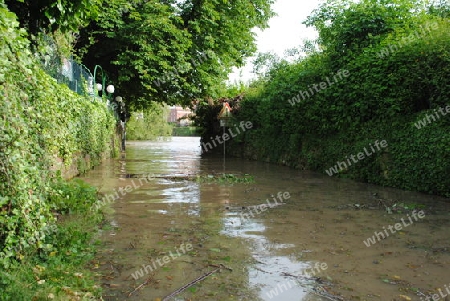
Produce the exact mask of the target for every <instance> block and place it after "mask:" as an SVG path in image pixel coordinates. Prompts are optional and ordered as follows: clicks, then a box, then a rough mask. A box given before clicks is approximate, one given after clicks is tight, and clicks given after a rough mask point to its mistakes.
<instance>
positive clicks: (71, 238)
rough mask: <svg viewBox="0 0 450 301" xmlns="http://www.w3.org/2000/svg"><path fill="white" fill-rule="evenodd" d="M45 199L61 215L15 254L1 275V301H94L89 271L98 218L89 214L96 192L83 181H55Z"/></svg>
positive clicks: (95, 295) (95, 291)
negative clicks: (25, 247) (14, 257)
mask: <svg viewBox="0 0 450 301" xmlns="http://www.w3.org/2000/svg"><path fill="white" fill-rule="evenodd" d="M54 188H55V189H54V191H53V192H51V193H50V196H49V198H48V200H49V202H51V204H52V206H53V207H52V208H53V209H54V212H55V213H60V215H59V218H58V221H57V222H56V224H55V225H53V226H54V227H53V228H52V229H53V231H52V232H49V233H46V235H45V237H44V238H42V239H41V240H38V241H37V242H36V243H35V245H34V246H32V247H30V248H28V249H26V250H19V251H18V252H17V256H16V257H17V258H18V259H17V261H15V262H13V263H12V264H11V266H9V267H8V268H7V269H6V270H4V271H1V272H0V300H2V301H3V300H5V301H6V300H8V301H9V300H11V301H22V300H23V301H25V300H26V301H29V300H98V299H99V298H100V296H101V288H100V287H99V286H97V285H96V283H95V280H94V274H93V272H92V271H91V269H90V268H89V263H90V261H91V260H92V259H93V258H94V255H95V243H93V242H94V240H95V235H96V233H98V232H97V229H98V226H99V224H100V222H101V221H102V215H101V214H100V213H99V212H98V211H94V210H91V208H92V204H93V203H94V202H95V201H96V200H97V190H96V189H93V188H92V187H91V186H89V185H87V184H85V183H84V182H82V181H79V180H76V181H70V182H65V181H62V180H59V181H57V182H56V183H55V185H54Z"/></svg>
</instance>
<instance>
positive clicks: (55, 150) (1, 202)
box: [0, 6, 115, 266]
mask: <svg viewBox="0 0 450 301" xmlns="http://www.w3.org/2000/svg"><path fill="white" fill-rule="evenodd" d="M25 36H26V33H25V32H24V31H23V30H20V29H19V28H18V22H17V21H16V18H15V15H14V14H12V13H10V12H9V11H8V10H7V9H6V8H4V7H1V6H0V97H1V100H0V128H1V130H0V265H2V266H8V264H9V262H10V259H11V258H13V257H15V258H17V259H20V258H22V257H23V256H24V254H25V252H26V250H36V249H37V250H41V251H50V250H52V246H51V245H44V244H43V243H42V241H44V239H45V235H46V233H48V232H49V231H48V229H49V227H51V226H52V224H53V223H54V218H53V214H52V212H51V206H52V204H51V201H50V195H52V194H54V193H55V191H53V190H52V188H51V187H52V184H51V183H52V181H53V180H52V179H53V178H54V177H55V175H54V174H52V173H51V172H50V170H51V166H52V165H54V164H55V161H56V158H60V159H62V160H63V162H64V163H65V164H71V163H72V158H73V157H74V156H75V155H77V156H78V157H84V156H85V155H89V156H90V158H91V160H94V161H95V160H99V159H100V158H101V156H102V154H103V153H105V152H108V151H110V149H109V148H108V147H109V145H110V142H111V139H112V134H113V130H114V124H115V121H114V118H113V116H112V114H110V112H109V111H108V109H107V108H106V107H105V105H104V104H100V103H98V102H94V101H92V100H90V99H87V98H84V97H81V96H79V95H77V94H76V93H73V92H71V91H70V90H69V89H68V88H67V87H66V86H63V85H59V84H57V83H56V81H55V80H54V79H52V78H51V77H50V76H48V75H47V74H46V73H45V72H44V71H42V70H41V69H40V67H39V64H38V63H37V60H36V59H35V58H34V55H33V54H32V53H31V52H30V50H29V41H28V40H27V39H26V38H25ZM56 193H57V192H56Z"/></svg>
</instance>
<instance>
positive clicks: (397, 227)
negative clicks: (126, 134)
mask: <svg viewBox="0 0 450 301" xmlns="http://www.w3.org/2000/svg"><path fill="white" fill-rule="evenodd" d="M412 164H413V163H412ZM355 168H356V166H355ZM223 172H224V161H223V158H222V157H220V156H217V157H210V156H207V157H204V158H202V157H201V156H200V147H199V138H186V137H174V138H172V139H171V140H169V141H158V142H145V141H144V142H133V141H132V142H128V143H127V150H126V153H124V154H123V155H122V156H121V158H119V159H115V160H110V161H106V162H104V163H103V164H102V165H101V166H99V167H97V168H95V169H94V170H92V171H90V172H89V173H87V174H86V175H84V176H82V177H81V178H82V179H83V180H85V181H87V182H89V183H91V184H93V185H95V186H97V187H98V188H99V189H100V192H101V193H103V194H104V196H105V197H104V199H103V200H102V201H103V202H104V203H110V204H109V205H108V206H107V207H106V208H108V209H105V210H106V212H107V214H106V222H105V225H104V226H103V228H102V230H101V231H100V233H99V235H98V239H99V240H100V241H101V244H100V247H99V251H98V254H97V256H96V259H95V261H94V262H93V263H92V266H93V269H94V271H96V272H97V273H98V282H99V284H100V285H102V287H103V289H104V294H103V299H104V300H163V299H164V297H165V296H168V295H169V294H171V293H172V292H175V291H177V290H178V289H180V288H183V286H186V285H188V284H189V283H191V282H193V281H195V280H196V279H199V277H202V276H205V275H207V276H205V278H204V279H201V280H199V281H198V282H197V283H196V284H194V285H192V286H190V287H187V288H186V289H185V290H183V291H180V293H179V294H177V295H175V296H174V297H173V298H170V300H287V301H290V300H292V301H297V300H308V301H316V300H383V301H385V300H449V299H448V297H447V295H450V277H449V276H450V271H449V267H450V239H449V238H450V231H449V230H448V229H449V225H450V211H449V209H450V206H449V204H450V203H449V201H450V200H449V199H445V198H441V197H436V196H430V195H426V194H421V193H415V192H408V191H402V190H397V189H391V188H384V187H380V186H375V185H370V184H362V183H357V182H353V181H349V180H343V179H337V178H334V177H329V176H327V175H323V174H319V173H313V172H307V171H300V170H294V169H290V168H287V167H283V166H277V165H273V164H268V163H263V162H253V161H247V160H244V159H238V158H226V161H225V173H227V174H235V175H243V174H250V175H252V176H253V177H254V179H255V182H254V183H217V182H212V183H209V182H202V181H197V180H196V176H197V175H202V176H206V177H207V175H220V174H221V173H223ZM113 199H115V200H114V202H113ZM276 203H278V204H276ZM280 203H283V204H280ZM262 204H266V206H260V205H262ZM269 205H270V206H269ZM414 210H415V211H414ZM420 211H421V212H420ZM375 232H377V233H376V235H377V236H374V235H375ZM383 236H384V237H383ZM369 238H372V242H370V241H368V239H369ZM219 267H220V269H219ZM212 271H215V272H214V273H211V274H208V273H210V272H212ZM439 289H440V290H441V291H439ZM433 294H435V295H433ZM427 298H428V299H427ZM433 298H434V299H433Z"/></svg>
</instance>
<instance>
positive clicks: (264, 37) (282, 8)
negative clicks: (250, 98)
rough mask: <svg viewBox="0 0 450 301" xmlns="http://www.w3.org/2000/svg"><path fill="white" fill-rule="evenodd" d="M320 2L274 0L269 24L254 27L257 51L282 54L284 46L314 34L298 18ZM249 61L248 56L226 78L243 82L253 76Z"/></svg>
mask: <svg viewBox="0 0 450 301" xmlns="http://www.w3.org/2000/svg"><path fill="white" fill-rule="evenodd" d="M320 3H321V1H320V0H276V2H275V4H274V5H273V6H272V9H273V10H274V11H275V13H277V16H275V17H273V18H271V19H270V21H269V28H267V29H265V30H264V31H261V30H259V29H257V30H255V32H256V33H257V39H256V44H257V46H258V52H275V53H276V54H277V55H278V56H280V57H283V56H284V51H285V50H286V49H290V48H293V47H298V46H300V45H301V44H302V42H303V40H304V39H314V38H316V37H317V33H316V31H315V30H314V29H313V28H306V26H305V25H303V24H302V22H303V21H304V20H306V17H307V16H308V15H310V13H311V12H312V10H313V9H315V8H317V7H318V6H319V4H320ZM252 61H253V58H248V59H247V64H246V65H245V66H244V67H243V68H241V69H239V70H235V71H234V72H233V73H231V74H230V76H229V81H230V82H231V83H233V82H235V81H240V80H242V81H244V82H247V81H248V80H249V79H251V78H252V77H254V75H253V73H251V71H252V69H253V67H252V63H251V62H252ZM241 73H242V74H241Z"/></svg>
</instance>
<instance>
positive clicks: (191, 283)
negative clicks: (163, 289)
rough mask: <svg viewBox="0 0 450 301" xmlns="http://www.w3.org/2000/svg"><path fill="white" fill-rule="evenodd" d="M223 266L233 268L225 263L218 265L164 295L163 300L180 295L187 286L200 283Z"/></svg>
mask: <svg viewBox="0 0 450 301" xmlns="http://www.w3.org/2000/svg"><path fill="white" fill-rule="evenodd" d="M222 267H224V268H226V269H228V270H231V269H230V268H227V267H225V266H224V265H223V264H220V265H219V266H217V268H215V269H214V270H212V271H210V272H208V273H206V274H203V275H202V276H200V277H198V278H196V279H194V280H192V281H191V282H189V283H188V284H185V285H183V286H182V287H180V288H179V289H177V290H176V291H174V292H172V293H171V294H170V295H168V296H166V297H164V299H162V301H168V300H170V298H172V297H174V296H176V295H178V294H179V293H181V292H183V291H184V290H186V289H187V288H189V287H191V286H193V285H194V284H196V283H199V282H200V281H202V280H203V279H205V278H207V277H208V276H210V275H212V274H214V273H215V272H217V271H219V270H220V269H221V268H222Z"/></svg>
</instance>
